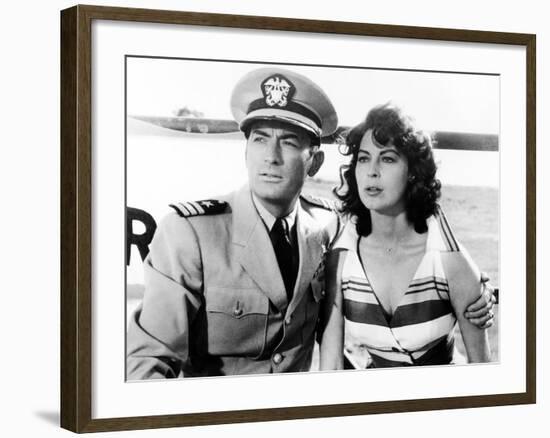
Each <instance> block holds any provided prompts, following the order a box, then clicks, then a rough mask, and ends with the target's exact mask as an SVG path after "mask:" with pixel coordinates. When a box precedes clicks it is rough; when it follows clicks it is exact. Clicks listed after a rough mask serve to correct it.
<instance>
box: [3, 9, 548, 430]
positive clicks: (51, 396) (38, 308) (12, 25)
mask: <svg viewBox="0 0 550 438" xmlns="http://www.w3.org/2000/svg"><path fill="white" fill-rule="evenodd" d="M87 3H92V4H105V5H111V6H135V7H149V8H153V7H156V8H163V9H180V10H196V11H205V12H226V13H237V14H238V13H241V14H250V15H273V16H288V17H296V18H317V19H329V20H347V21H365V22H367V21H368V22H378V23H393V24H409V25H424V26H438V27H452V28H460V27H461V28H471V29H482V30H498V31H515V32H531V33H537V34H538V40H537V46H538V59H537V64H538V86H537V90H538V144H539V153H538V157H537V158H538V163H539V165H538V167H539V172H538V175H539V199H538V223H539V224H542V223H543V220H544V219H546V221H547V220H548V215H549V214H550V212H549V211H548V208H547V207H546V204H547V202H545V201H544V200H543V197H542V193H544V191H547V190H548V189H550V187H547V185H548V183H547V178H544V177H543V175H542V173H543V172H542V171H543V169H544V168H545V167H546V166H544V164H546V165H548V164H550V163H548V158H547V154H545V153H544V151H543V149H542V145H543V144H545V143H547V141H546V140H547V137H548V135H547V128H546V127H545V126H544V124H543V121H544V120H548V114H546V112H547V105H548V102H549V101H550V100H549V99H550V96H549V94H548V88H547V87H546V85H545V83H544V80H543V78H544V77H548V75H550V70H549V67H548V60H547V59H548V55H547V54H548V53H549V51H548V50H549V49H548V38H549V37H550V30H548V27H547V14H546V11H545V9H544V3H543V2H536V1H532V0H527V1H524V2H520V3H518V2H510V3H506V2H497V1H495V0H490V1H486V2H479V1H472V0H465V1H462V2H455V3H447V2H445V3H440V2H435V1H433V2H427V1H417V2H407V1H404V0H403V1H402V0H396V1H393V2H388V3H387V4H386V5H385V4H382V3H376V4H372V5H371V6H369V5H366V4H365V5H362V6H359V7H358V6H357V5H358V2H354V1H351V0H350V1H346V0H340V1H338V2H324V3H323V2H309V3H308V2H300V3H298V2H295V1H284V0H281V1H278V2H258V1H242V0H241V1H240V2H225V1H222V0H216V1H214V0H202V1H200V0H195V1H191V0H188V1H177V2H176V1H162V0H161V1H157V2H151V1H137V0H134V1H131V0H127V1H124V0H110V1H107V2H97V1H90V2H87ZM72 4H73V3H72V2H69V1H59V0H57V1H53V2H47V3H46V2H44V3H42V2H37V1H30V2H22V3H16V2H10V3H9V4H6V5H5V7H4V10H3V14H2V18H3V20H2V27H1V28H0V29H1V30H0V32H1V37H2V38H1V39H0V41H2V42H1V43H0V44H1V45H2V52H3V60H4V62H3V69H2V81H0V97H1V99H2V104H1V105H0V113H1V115H2V120H3V121H4V123H3V124H2V151H3V156H2V161H1V162H0V166H1V172H0V182H1V187H2V198H3V203H2V204H3V208H2V219H1V226H2V230H3V234H2V236H3V251H2V252H1V253H0V257H1V262H2V263H1V266H2V267H3V268H4V269H3V270H2V274H3V276H2V277H3V280H4V282H3V286H4V288H3V290H4V295H3V297H4V300H3V304H4V308H5V309H6V310H5V311H4V315H3V318H1V319H0V328H1V329H2V334H3V336H2V342H3V347H2V353H3V355H2V357H3V359H4V360H3V361H1V363H2V364H1V365H0V370H1V372H2V374H3V375H4V377H5V382H4V385H3V389H2V396H1V397H2V400H1V401H2V406H3V407H4V412H5V414H4V415H3V416H2V417H3V421H2V423H1V424H0V428H1V429H2V432H3V434H5V435H6V436H41V437H52V436H70V435H69V432H66V431H63V430H60V429H59V428H58V426H57V424H56V421H57V420H56V419H57V418H58V412H59V411H58V397H59V390H58V385H59V378H58V367H59V359H58V357H59V347H58V345H59V342H58V335H59V323H58V317H59V298H58V291H59V274H58V273H59V262H58V255H59V250H58V248H59V244H58V239H59V226H58V224H59V213H58V205H59V196H58V190H59V172H58V171H59V165H58V160H59V150H58V142H59V114H58V109H59V86H58V84H59V10H60V9H63V8H65V7H69V6H71V5H72ZM545 116H546V117H545ZM547 234H548V232H547V231H546V230H545V229H544V228H543V227H539V230H538V259H539V263H538V265H539V267H538V272H539V278H538V283H539V284H538V289H539V291H544V290H546V289H547V287H546V286H547V277H545V276H544V273H543V271H544V267H543V264H542V263H543V256H546V255H547V254H546V253H544V252H545V251H548V249H544V247H546V248H549V247H550V245H549V244H550V242H549V241H548V236H547ZM544 258H546V257H544ZM6 280H7V281H6ZM546 304H547V303H546V299H545V297H544V295H543V294H542V293H539V296H538V302H537V306H538V309H539V311H538V313H539V315H541V316H542V312H541V310H542V309H543V308H544V307H545V306H546ZM538 320H539V323H538V333H539V341H538V344H539V354H538V367H539V376H538V379H539V382H538V401H539V403H538V404H537V405H534V406H511V407H498V408H484V409H466V410H455V411H439V412H423V413H407V414H392V415H378V416H367V417H353V418H341V419H319V420H303V421H285V422H275V423H267V424H266V423H263V424H257V423H255V424H244V425H228V426H215V427H214V426H210V427H202V428H188V429H185V430H181V429H172V430H163V431H141V432H123V433H106V434H103V435H104V436H108V437H111V436H112V437H121V436H128V437H134V436H151V437H153V436H155V437H157V436H160V437H168V436H174V437H176V436H181V434H182V433H185V435H186V436H188V437H212V436H219V437H222V436H223V437H242V436H249V435H258V434H261V436H262V437H281V436H300V435H305V434H315V435H316V436H319V437H320V436H323V437H324V436H326V437H331V436H341V435H344V434H348V435H349V434H353V435H355V434H365V435H366V434H369V435H372V436H376V435H382V434H384V435H388V434H389V435H391V436H398V435H406V436H408V437H416V436H422V437H426V436H428V437H439V436H441V434H443V433H444V434H445V436H446V437H463V436H465V435H466V434H472V435H479V436H489V437H494V436H497V437H499V438H500V437H511V436H518V435H520V436H521V435H523V434H525V432H527V431H530V430H533V431H534V430H537V429H539V430H542V426H544V425H546V424H547V417H546V416H545V415H547V414H546V413H547V412H548V409H549V407H550V406H549V402H548V393H549V390H550V388H549V387H548V379H545V377H544V373H542V372H541V370H543V369H544V367H545V364H546V366H547V364H548V348H546V349H544V350H543V349H542V339H543V338H546V337H547V336H548V335H549V333H548V324H547V323H545V322H544V321H543V320H542V317H539V318H538ZM389 426H391V427H390V428H389Z"/></svg>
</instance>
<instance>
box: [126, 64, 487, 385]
mask: <svg viewBox="0 0 550 438" xmlns="http://www.w3.org/2000/svg"><path fill="white" fill-rule="evenodd" d="M231 108H232V112H233V115H234V117H235V119H236V121H237V122H238V123H239V126H240V129H241V130H242V131H243V132H244V133H245V137H246V139H247V142H246V155H245V157H246V167H247V170H248V184H247V185H246V186H245V187H243V188H241V189H240V190H238V191H236V192H234V193H230V194H229V195H226V196H223V197H220V198H217V199H215V200H206V201H198V202H182V203H177V204H174V205H172V207H173V208H174V212H173V213H172V214H170V215H168V216H167V217H165V218H164V219H163V221H161V223H160V224H159V226H158V228H157V230H156V233H155V236H154V238H153V241H152V242H151V246H150V252H149V255H148V256H147V258H146V260H145V264H144V271H145V294H144V298H143V302H142V304H141V305H140V306H139V307H138V309H137V310H136V312H135V313H134V314H133V315H132V318H131V321H130V326H129V330H128V358H127V378H128V379H129V380H136V379H152V378H174V377H192V376H213V375H234V374H253V373H279V372H297V371H308V370H309V368H310V366H311V359H312V352H313V346H314V342H315V336H316V330H317V325H318V317H319V308H320V303H321V301H322V298H323V294H324V283H323V270H324V269H323V258H324V254H325V252H326V251H327V249H328V248H329V247H330V244H331V242H332V241H333V240H334V238H335V237H336V234H337V232H338V229H339V219H338V216H337V215H336V214H335V212H334V211H333V210H332V208H331V206H330V205H329V204H328V203H327V202H325V201H321V200H318V199H313V198H309V197H305V196H302V195H301V190H302V187H303V184H304V181H305V179H306V177H307V176H313V175H315V173H316V172H317V170H318V169H319V167H320V166H321V164H322V162H323V159H324V156H323V152H322V151H321V150H320V149H319V148H320V139H321V137H322V136H326V135H330V134H332V133H333V132H334V131H335V130H336V128H337V116H336V112H335V110H334V107H333V105H332V103H331V102H330V100H329V98H328V97H327V96H326V94H325V93H324V92H323V90H321V88H319V87H318V86H317V85H316V84H315V83H313V82H312V81H311V80H309V79H308V78H306V77H304V76H302V75H299V74H297V73H294V72H291V71H288V70H284V69H280V68H271V67H270V68H263V69H259V70H255V71H252V72H250V73H249V74H247V75H245V76H244V77H243V78H242V79H241V80H240V81H239V82H238V84H237V85H236V87H235V89H234V91H233V95H232V98H231ZM478 307H479V306H478Z"/></svg>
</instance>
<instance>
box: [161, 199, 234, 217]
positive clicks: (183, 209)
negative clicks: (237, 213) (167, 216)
mask: <svg viewBox="0 0 550 438" xmlns="http://www.w3.org/2000/svg"><path fill="white" fill-rule="evenodd" d="M170 207H172V208H173V209H174V210H175V211H176V213H177V214H178V215H179V216H181V217H192V216H203V215H210V214H217V213H222V212H223V211H224V210H225V208H226V207H227V202H225V201H218V200H216V199H205V200H203V201H187V202H177V203H175V204H170Z"/></svg>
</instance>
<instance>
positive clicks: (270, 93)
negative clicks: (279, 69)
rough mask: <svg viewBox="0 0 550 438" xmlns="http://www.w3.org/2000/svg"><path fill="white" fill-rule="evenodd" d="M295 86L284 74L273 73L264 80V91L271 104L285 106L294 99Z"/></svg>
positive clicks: (267, 100) (267, 102)
mask: <svg viewBox="0 0 550 438" xmlns="http://www.w3.org/2000/svg"><path fill="white" fill-rule="evenodd" d="M294 91H295V87H294V85H293V84H292V82H290V81H289V80H288V79H287V78H285V77H284V76H283V75H273V76H270V77H269V78H267V79H266V80H265V81H263V82H262V93H263V95H264V98H265V103H266V104H267V105H269V106H278V107H281V108H282V107H285V106H286V105H287V104H288V101H289V100H290V99H292V96H293V94H294Z"/></svg>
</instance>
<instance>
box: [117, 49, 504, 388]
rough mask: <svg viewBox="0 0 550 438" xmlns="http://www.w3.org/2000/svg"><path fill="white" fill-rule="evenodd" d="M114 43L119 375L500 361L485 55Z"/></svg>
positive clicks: (496, 185) (495, 157)
mask: <svg viewBox="0 0 550 438" xmlns="http://www.w3.org/2000/svg"><path fill="white" fill-rule="evenodd" d="M124 62H125V70H124V71H125V90H124V93H125V94H124V95H125V123H126V125H125V211H126V216H125V224H126V254H125V262H126V266H125V267H121V269H125V270H126V293H125V303H126V310H125V311H126V326H125V328H126V345H125V348H126V351H125V352H124V354H125V355H126V370H125V376H126V381H127V382H133V381H138V380H153V379H154V380H158V379H182V378H184V379H186V378H190V377H195V378H196V377H222V376H237V375H239V376H242V375H252V374H259V375H268V374H279V373H285V374H287V373H301V372H325V371H327V372H328V371H331V372H344V373H347V372H352V371H353V372H365V373H369V372H376V370H377V369H380V368H393V367H398V368H400V369H404V368H407V367H419V366H430V367H445V366H466V365H467V366H482V365H481V364H483V363H498V362H499V361H500V354H499V347H500V343H501V339H500V333H501V331H500V329H499V323H500V319H499V309H500V308H501V306H506V296H505V295H502V296H500V295H499V286H500V282H499V279H500V275H499V274H500V272H499V271H500V268H499V266H500V252H499V251H500V237H499V236H500V197H501V192H500V179H501V174H500V153H499V150H500V147H499V145H500V143H499V138H500V131H501V118H500V116H501V114H500V108H501V92H500V90H501V83H500V76H499V75H498V74H496V73H493V72H484V71H481V72H480V71H445V70H440V71H438V70H418V69H398V68H384V67H381V66H379V65H378V66H373V67H368V66H364V63H362V66H358V65H355V64H354V63H353V59H350V62H349V65H330V64H323V65H320V64H315V65H314V64H291V63H282V62H278V63H275V62H265V61H263V60H257V61H250V60H247V61H235V60H231V61H229V60H224V59H208V58H204V59H198V58H177V57H161V56H155V57H151V56H138V55H128V56H126V57H125V61H124ZM361 370H363V371H361Z"/></svg>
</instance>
